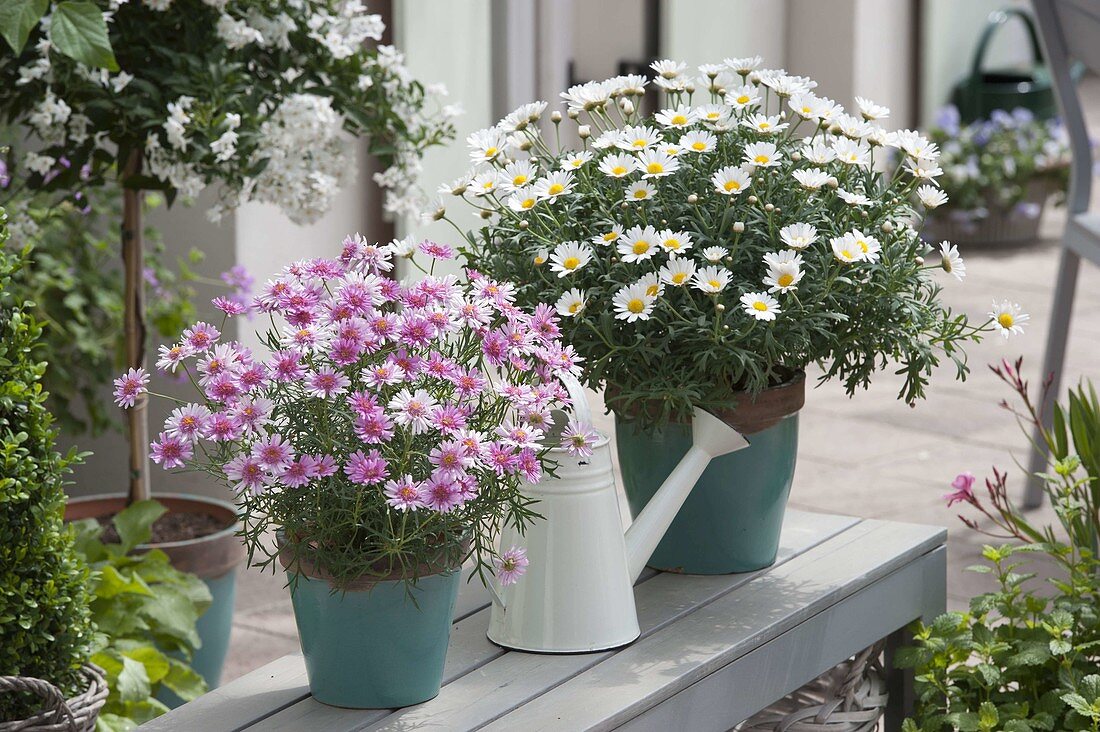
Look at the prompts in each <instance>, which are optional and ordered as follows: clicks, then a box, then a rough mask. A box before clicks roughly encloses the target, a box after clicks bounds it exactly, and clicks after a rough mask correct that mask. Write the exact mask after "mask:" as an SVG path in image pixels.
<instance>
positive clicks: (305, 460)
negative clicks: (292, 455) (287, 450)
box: [279, 455, 313, 488]
mask: <svg viewBox="0 0 1100 732" xmlns="http://www.w3.org/2000/svg"><path fill="white" fill-rule="evenodd" d="M312 468H313V458H311V457H310V456H309V455H303V456H302V457H300V458H298V459H297V460H295V461H294V462H292V463H290V464H289V465H287V466H286V467H285V468H284V469H283V471H282V472H281V473H279V480H280V481H281V482H282V484H283V485H285V486H288V487H290V488H301V487H302V486H304V485H308V484H309V482H310V481H311V480H313V476H312V475H311V473H312Z"/></svg>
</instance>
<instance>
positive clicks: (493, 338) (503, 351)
mask: <svg viewBox="0 0 1100 732" xmlns="http://www.w3.org/2000/svg"><path fill="white" fill-rule="evenodd" d="M481 352H482V353H483V354H485V359H486V360H487V361H488V362H489V363H491V364H492V365H493V366H497V367H500V366H503V365H504V362H505V361H507V360H508V339H507V338H506V337H504V335H503V334H501V333H500V332H499V331H495V330H494V331H492V332H490V333H487V334H486V335H485V338H484V339H483V340H482V341H481Z"/></svg>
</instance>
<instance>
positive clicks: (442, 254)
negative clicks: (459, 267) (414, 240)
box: [419, 239, 455, 259]
mask: <svg viewBox="0 0 1100 732" xmlns="http://www.w3.org/2000/svg"><path fill="white" fill-rule="evenodd" d="M419 248H420V251H422V252H424V253H425V254H427V255H428V256H429V257H433V258H434V259H454V258H455V252H454V249H451V248H450V247H449V246H447V245H446V244H438V243H436V242H434V241H428V240H427V239H425V240H424V241H422V242H420V247H419Z"/></svg>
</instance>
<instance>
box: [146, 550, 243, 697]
mask: <svg viewBox="0 0 1100 732" xmlns="http://www.w3.org/2000/svg"><path fill="white" fill-rule="evenodd" d="M203 582H205V583H206V586H207V587H208V588H209V589H210V596H211V597H212V598H213V601H212V602H211V603H210V607H209V608H207V609H206V612H204V613H203V614H202V615H200V616H199V619H198V622H196V623H195V630H196V631H197V632H198V634H199V638H200V639H201V640H202V647H200V648H199V649H198V650H197V651H195V654H194V656H192V658H191V668H193V669H194V670H195V672H196V673H198V674H199V676H202V677H203V679H205V680H206V687H207V689H209V690H213V689H216V688H217V687H218V686H219V685H220V684H221V682H222V666H224V665H225V656H226V654H227V653H228V652H229V634H230V631H232V630H233V606H234V604H235V603H236V599H237V570H236V569H232V570H230V571H229V572H226V573H225V574H224V575H222V576H221V577H214V578H204V579H203ZM176 655H177V656H178V654H176ZM157 699H160V700H161V701H162V702H164V703H165V704H167V705H168V706H169V707H171V708H172V709H175V708H176V707H178V706H179V705H181V704H183V703H184V702H183V699H180V698H179V697H178V696H176V695H175V694H173V693H172V691H171V690H170V689H168V688H167V687H161V690H160V693H159V694H157Z"/></svg>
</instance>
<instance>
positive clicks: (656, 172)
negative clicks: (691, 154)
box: [634, 150, 680, 178]
mask: <svg viewBox="0 0 1100 732" xmlns="http://www.w3.org/2000/svg"><path fill="white" fill-rule="evenodd" d="M634 167H635V168H637V169H638V170H639V171H640V172H641V174H642V177H643V178H663V177H664V176H666V175H672V174H673V173H675V172H676V171H677V170H679V169H680V161H678V160H677V159H676V158H674V157H672V156H671V155H669V154H668V153H666V152H663V151H661V150H645V151H643V152H642V153H641V154H639V155H638V157H637V158H636V159H635V160H634Z"/></svg>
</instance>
